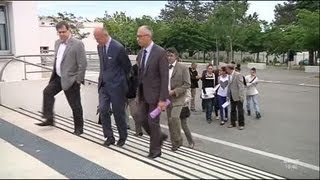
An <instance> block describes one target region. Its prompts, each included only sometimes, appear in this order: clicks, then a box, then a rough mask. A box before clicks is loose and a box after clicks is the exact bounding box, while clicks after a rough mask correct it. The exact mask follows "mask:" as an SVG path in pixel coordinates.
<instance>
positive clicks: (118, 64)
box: [94, 27, 131, 146]
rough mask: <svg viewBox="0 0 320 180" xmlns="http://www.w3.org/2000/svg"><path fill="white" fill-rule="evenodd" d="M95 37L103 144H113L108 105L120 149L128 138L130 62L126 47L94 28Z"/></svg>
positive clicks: (98, 28)
mask: <svg viewBox="0 0 320 180" xmlns="http://www.w3.org/2000/svg"><path fill="white" fill-rule="evenodd" d="M94 37H95V39H96V41H97V43H98V46H97V48H98V53H99V59H100V73H99V81H98V92H99V112H100V119H101V123H102V129H103V134H104V137H105V138H107V139H106V141H105V142H104V145H106V146H110V145H111V144H114V143H115V138H114V136H113V131H112V127H111V114H110V110H111V109H110V108H111V107H110V103H111V104H112V112H113V116H114V120H115V122H116V126H117V129H118V132H119V140H118V142H117V145H118V146H123V145H124V144H125V141H126V139H127V136H128V133H127V123H126V119H125V114H126V113H125V103H126V94H127V92H128V79H127V78H128V74H129V72H130V69H131V62H130V60H129V57H128V55H127V54H126V51H125V48H124V47H123V46H122V45H121V44H120V43H119V42H118V41H116V40H114V39H112V38H111V37H110V36H109V33H108V31H107V30H106V29H104V28H102V27H97V28H95V30H94Z"/></svg>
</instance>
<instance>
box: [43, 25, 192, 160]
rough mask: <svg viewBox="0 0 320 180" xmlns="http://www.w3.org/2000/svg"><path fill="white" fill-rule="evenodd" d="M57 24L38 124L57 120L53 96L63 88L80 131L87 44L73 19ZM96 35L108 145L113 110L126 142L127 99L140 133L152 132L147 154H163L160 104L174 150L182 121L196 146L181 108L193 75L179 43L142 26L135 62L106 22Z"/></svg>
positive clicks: (120, 142)
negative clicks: (165, 43) (158, 39)
mask: <svg viewBox="0 0 320 180" xmlns="http://www.w3.org/2000/svg"><path fill="white" fill-rule="evenodd" d="M56 30H57V32H58V35H59V40H57V41H56V42H55V49H54V52H55V54H54V56H55V59H54V67H53V72H52V76H51V78H50V80H49V84H48V85H47V86H46V87H45V89H44V91H43V118H45V119H46V120H45V121H43V122H41V123H38V124H37V125H39V126H53V125H54V116H53V106H54V101H55V98H54V96H55V95H56V94H58V93H59V92H60V91H62V90H63V91H64V93H65V96H66V98H67V101H68V103H69V105H70V107H71V109H72V112H73V118H74V134H75V135H81V134H82V133H83V126H84V123H83V110H82V105H81V97H80V85H81V83H82V84H83V83H84V77H85V71H86V67H87V60H86V54H85V47H84V44H83V43H82V42H81V41H80V40H78V39H76V38H73V37H72V34H71V31H70V25H69V24H68V23H66V22H65V21H62V22H59V23H58V24H57V25H56ZM94 37H95V39H96V41H97V43H98V46H97V50H98V54H99V59H100V73H99V78H98V94H99V106H98V112H99V119H100V120H101V124H102V129H103V134H104V137H105V138H106V140H105V142H104V145H105V146H110V145H113V144H115V143H116V140H115V138H114V135H113V131H112V126H111V113H112V115H113V116H114V120H115V123H116V127H117V130H118V132H119V139H118V141H117V143H116V144H117V145H118V146H120V147H121V146H123V145H124V144H125V142H126V140H127V136H128V133H127V126H128V125H127V122H126V112H125V109H126V106H127V104H129V107H130V109H131V111H132V112H131V114H132V115H133V117H134V121H135V125H136V135H137V136H142V135H143V133H142V130H141V127H143V129H144V130H145V132H146V133H147V134H148V135H149V136H150V147H149V154H148V157H149V158H156V157H159V156H161V146H162V144H163V141H164V140H166V139H167V138H168V136H167V135H166V134H165V133H163V132H162V131H161V128H160V116H159V115H157V116H155V117H151V116H150V113H151V112H152V111H153V110H155V109H157V108H158V109H159V110H160V111H165V110H167V117H168V125H169V132H170V138H171V143H172V148H171V149H172V151H176V150H177V149H178V148H179V147H180V146H181V145H182V137H181V126H182V128H183V130H184V131H185V133H186V136H187V139H188V142H189V145H190V147H193V146H194V142H193V140H192V137H191V133H190V130H189V128H188V127H187V124H186V118H187V117H188V116H187V115H185V113H183V112H184V109H185V107H186V104H187V101H188V94H189V93H188V91H190V75H189V72H188V68H187V67H185V66H183V65H182V64H180V63H179V62H178V61H177V60H178V55H177V52H176V51H175V49H167V50H165V49H163V48H162V47H160V46H159V45H157V44H155V43H154V42H153V40H152V37H153V32H152V29H151V28H150V27H148V26H141V27H139V28H138V30H137V42H138V44H139V46H140V47H141V50H140V51H139V53H138V56H137V62H136V65H135V66H132V65H131V62H130V60H129V57H128V55H127V54H126V51H125V48H124V47H123V45H122V44H120V43H119V42H118V41H116V40H114V39H112V38H111V37H110V36H109V33H108V31H107V30H106V29H105V28H102V27H97V28H95V30H94ZM169 65H170V66H169ZM134 76H137V77H136V78H134ZM132 92H134V93H132ZM190 96H191V95H190ZM168 101H170V104H168V103H167V102H168ZM180 117H182V118H180Z"/></svg>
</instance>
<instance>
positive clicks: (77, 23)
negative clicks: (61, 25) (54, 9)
mask: <svg viewBox="0 0 320 180" xmlns="http://www.w3.org/2000/svg"><path fill="white" fill-rule="evenodd" d="M39 18H40V20H41V19H48V20H51V21H52V22H53V23H54V24H57V23H58V22H60V21H66V22H68V23H69V25H70V27H71V32H72V34H73V35H74V36H75V37H76V38H78V39H80V40H81V39H84V38H87V37H88V36H89V34H90V33H89V32H86V33H82V32H81V29H82V28H83V23H84V22H89V20H88V19H84V18H83V17H81V16H80V17H76V16H75V15H74V14H73V13H67V12H63V13H60V12H59V13H58V15H57V16H41V17H39Z"/></svg>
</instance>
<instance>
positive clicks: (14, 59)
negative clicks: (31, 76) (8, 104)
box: [0, 55, 98, 84]
mask: <svg viewBox="0 0 320 180" xmlns="http://www.w3.org/2000/svg"><path fill="white" fill-rule="evenodd" d="M17 57H39V55H26V56H17ZM17 57H13V58H12V59H11V60H9V61H8V62H6V63H5V64H4V65H3V67H2V68H1V70H0V82H2V81H3V80H2V76H3V72H4V70H5V69H6V67H7V66H8V64H10V63H11V62H13V61H18V62H22V63H25V64H28V65H32V66H36V67H40V68H43V69H46V70H50V71H52V68H49V67H47V66H43V65H39V64H35V63H31V62H27V61H25V60H22V59H18V58H17ZM24 73H25V76H26V73H27V72H26V71H25V72H24ZM85 81H88V82H90V83H94V84H98V82H96V81H93V80H90V79H85Z"/></svg>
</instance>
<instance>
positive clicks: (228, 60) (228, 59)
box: [227, 51, 230, 63]
mask: <svg viewBox="0 0 320 180" xmlns="http://www.w3.org/2000/svg"><path fill="white" fill-rule="evenodd" d="M227 63H230V57H229V51H227Z"/></svg>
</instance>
